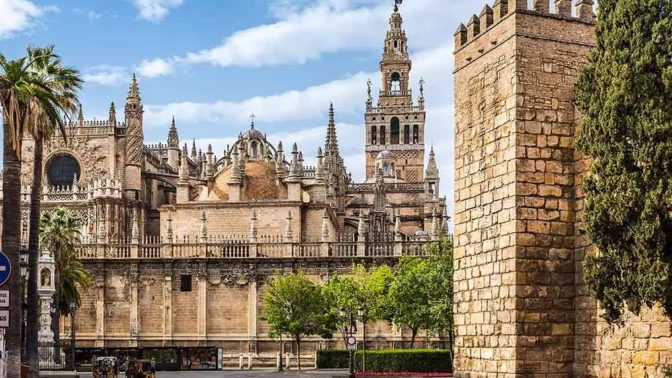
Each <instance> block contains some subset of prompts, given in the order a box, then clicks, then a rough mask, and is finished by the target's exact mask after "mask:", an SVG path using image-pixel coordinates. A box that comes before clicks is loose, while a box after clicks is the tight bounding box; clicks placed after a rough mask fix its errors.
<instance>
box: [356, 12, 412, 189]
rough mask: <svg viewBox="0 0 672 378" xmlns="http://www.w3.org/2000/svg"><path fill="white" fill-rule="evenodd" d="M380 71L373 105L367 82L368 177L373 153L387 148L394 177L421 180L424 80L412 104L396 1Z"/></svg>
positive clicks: (408, 64)
mask: <svg viewBox="0 0 672 378" xmlns="http://www.w3.org/2000/svg"><path fill="white" fill-rule="evenodd" d="M397 3H400V2H397ZM380 72H381V79H382V86H381V88H382V89H381V91H380V93H379V97H378V104H377V106H375V107H374V106H373V97H372V95H371V81H369V82H368V87H369V89H368V94H369V96H368V99H367V101H366V116H365V124H366V131H365V135H366V178H367V181H370V180H374V179H375V168H374V167H375V161H376V156H378V154H379V153H380V152H382V151H386V150H387V151H389V152H390V153H391V155H392V158H393V161H394V167H395V170H396V177H397V179H400V180H403V181H406V182H422V181H423V179H424V177H423V174H424V157H425V99H424V95H423V80H422V79H421V80H420V93H419V96H418V103H417V104H413V95H412V93H411V89H410V88H409V82H410V76H409V75H410V72H411V60H410V59H409V56H408V44H407V38H406V32H405V31H404V29H402V19H401V14H399V9H398V7H397V6H396V5H395V7H394V12H393V13H392V16H390V29H389V30H388V31H387V36H386V37H385V46H384V48H383V59H382V60H381V61H380Z"/></svg>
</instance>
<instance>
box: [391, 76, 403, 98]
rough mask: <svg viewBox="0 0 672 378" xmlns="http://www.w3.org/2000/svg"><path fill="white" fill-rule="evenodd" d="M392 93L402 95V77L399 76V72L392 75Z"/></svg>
mask: <svg viewBox="0 0 672 378" xmlns="http://www.w3.org/2000/svg"><path fill="white" fill-rule="evenodd" d="M390 92H392V94H400V92H401V75H399V72H393V73H392V75H390Z"/></svg>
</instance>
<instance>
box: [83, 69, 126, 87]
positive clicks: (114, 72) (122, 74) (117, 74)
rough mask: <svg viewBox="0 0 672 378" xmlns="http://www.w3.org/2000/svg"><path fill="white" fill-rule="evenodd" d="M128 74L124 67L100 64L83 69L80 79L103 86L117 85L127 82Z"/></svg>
mask: <svg viewBox="0 0 672 378" xmlns="http://www.w3.org/2000/svg"><path fill="white" fill-rule="evenodd" d="M129 77H130V74H129V72H128V70H127V69H126V68H125V67H119V66H109V65H101V66H96V67H91V68H89V69H87V70H86V71H84V73H83V75H82V79H83V80H84V82H85V83H95V84H100V85H105V86H119V85H122V84H128V82H129Z"/></svg>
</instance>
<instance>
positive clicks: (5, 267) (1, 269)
mask: <svg viewBox="0 0 672 378" xmlns="http://www.w3.org/2000/svg"><path fill="white" fill-rule="evenodd" d="M11 275H12V264H10V263H9V258H7V255H5V254H4V253H2V252H0V287H2V286H4V285H5V284H6V283H7V281H9V277H10V276H11Z"/></svg>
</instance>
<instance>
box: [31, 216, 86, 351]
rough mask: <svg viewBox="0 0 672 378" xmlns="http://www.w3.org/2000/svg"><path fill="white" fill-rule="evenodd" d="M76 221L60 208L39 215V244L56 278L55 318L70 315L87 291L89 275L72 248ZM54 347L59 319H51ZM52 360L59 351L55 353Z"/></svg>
mask: <svg viewBox="0 0 672 378" xmlns="http://www.w3.org/2000/svg"><path fill="white" fill-rule="evenodd" d="M80 223H81V222H80V219H79V218H78V217H76V216H75V215H74V214H73V213H71V212H70V211H68V210H66V209H64V208H57V209H54V210H52V211H50V212H47V213H44V214H42V218H41V219H40V242H41V243H42V246H43V247H44V248H47V249H48V250H49V251H51V252H52V253H53V254H54V260H55V261H56V274H55V277H54V280H55V281H54V283H55V287H56V293H55V294H54V304H55V305H56V314H59V315H63V316H67V315H70V306H69V304H70V303H71V302H73V301H74V302H75V303H77V307H79V306H80V305H81V303H82V300H81V296H80V294H79V290H80V289H81V290H83V291H87V290H89V288H90V287H91V284H92V279H91V274H90V273H89V271H87V270H86V269H85V268H84V265H82V263H81V262H80V261H79V260H78V259H77V254H76V250H75V246H76V245H77V244H79V243H80V242H81V233H80V231H79V229H80ZM52 329H53V331H54V335H55V340H56V345H58V342H59V340H60V334H59V329H60V325H59V316H54V317H53V318H52ZM55 355H56V356H59V355H60V351H58V350H57V351H56V353H55Z"/></svg>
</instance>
